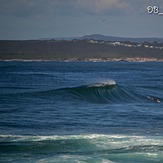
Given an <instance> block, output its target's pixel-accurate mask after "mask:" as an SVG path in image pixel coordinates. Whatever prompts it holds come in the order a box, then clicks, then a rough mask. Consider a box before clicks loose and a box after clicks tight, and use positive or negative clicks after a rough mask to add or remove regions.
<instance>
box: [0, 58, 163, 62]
mask: <svg viewBox="0 0 163 163" xmlns="http://www.w3.org/2000/svg"><path fill="white" fill-rule="evenodd" d="M14 61H15V62H163V59H158V58H140V57H136V58H107V59H103V58H89V59H76V58H71V59H53V58H52V59H0V62H14Z"/></svg>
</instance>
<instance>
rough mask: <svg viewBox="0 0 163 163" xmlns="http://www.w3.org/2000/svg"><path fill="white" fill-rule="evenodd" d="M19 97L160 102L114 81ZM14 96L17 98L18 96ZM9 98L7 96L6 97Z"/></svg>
mask: <svg viewBox="0 0 163 163" xmlns="http://www.w3.org/2000/svg"><path fill="white" fill-rule="evenodd" d="M19 95H20V97H31V98H33V96H34V97H37V98H48V99H51V98H56V100H59V101H60V100H64V101H66V100H67V101H73V100H84V101H87V102H91V103H130V102H161V100H160V98H157V97H155V96H151V95H146V94H144V93H141V92H140V91H137V90H135V89H133V88H129V87H127V86H120V85H118V84H117V83H116V82H115V81H114V80H107V81H102V82H97V83H92V84H88V85H81V86H77V87H65V88H59V89H51V90H46V91H40V92H26V93H19ZM19 95H18V94H17V95H16V96H17V97H18V96H19ZM8 97H9V96H8Z"/></svg>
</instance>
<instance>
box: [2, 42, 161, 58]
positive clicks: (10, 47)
mask: <svg viewBox="0 0 163 163" xmlns="http://www.w3.org/2000/svg"><path fill="white" fill-rule="evenodd" d="M127 58H149V59H150V58H155V59H157V60H162V59H163V43H156V42H155V43H147V42H146V43H141V44H139V43H133V42H110V41H99V40H71V41H66V40H30V41H0V60H11V59H25V60H26V59H27V60H28V59H29V60H31V59H34V60H36V59H43V60H91V59H97V60H113V59H127Z"/></svg>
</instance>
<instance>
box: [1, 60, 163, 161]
mask: <svg viewBox="0 0 163 163" xmlns="http://www.w3.org/2000/svg"><path fill="white" fill-rule="evenodd" d="M0 117H1V118H0V162H39V163H43V162H57V163H58V162H61V163H62V162H70V163H79V162H80V163H83V162H90V163H94V162H95V163H96V162H97V163H108V162H109V163H111V162H118V163H121V162H124V163H132V162H135V163H138V162H144V163H145V162H149V163H153V162H160V163H162V162H163V63H123V62H108V63H93V62H92V63H91V62H68V63H67V62H0Z"/></svg>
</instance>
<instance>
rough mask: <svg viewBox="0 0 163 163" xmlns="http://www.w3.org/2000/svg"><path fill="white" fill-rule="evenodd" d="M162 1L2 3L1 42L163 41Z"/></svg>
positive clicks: (4, 0) (9, 0)
mask: <svg viewBox="0 0 163 163" xmlns="http://www.w3.org/2000/svg"><path fill="white" fill-rule="evenodd" d="M148 6H152V7H153V6H157V7H158V9H159V12H160V13H161V12H163V0H0V40H30V39H39V38H55V37H75V36H83V35H89V34H102V35H106V36H119V37H162V38H163V15H161V14H160V15H159V14H158V13H157V8H156V13H152V14H149V13H148V12H147V11H148V10H147V7H148Z"/></svg>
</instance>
